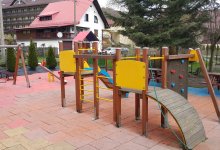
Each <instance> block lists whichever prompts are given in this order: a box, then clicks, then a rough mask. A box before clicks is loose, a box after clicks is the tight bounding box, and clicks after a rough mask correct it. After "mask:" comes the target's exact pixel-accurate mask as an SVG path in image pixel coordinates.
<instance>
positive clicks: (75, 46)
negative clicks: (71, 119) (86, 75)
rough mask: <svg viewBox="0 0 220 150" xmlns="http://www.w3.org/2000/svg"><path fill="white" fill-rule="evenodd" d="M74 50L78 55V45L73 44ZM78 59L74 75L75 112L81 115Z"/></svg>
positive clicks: (77, 59)
mask: <svg viewBox="0 0 220 150" xmlns="http://www.w3.org/2000/svg"><path fill="white" fill-rule="evenodd" d="M74 50H75V53H76V54H78V52H79V51H78V43H77V42H75V43H74ZM80 68H81V66H80V59H79V58H76V74H75V88H76V111H77V112H78V113H81V112H82V101H81V98H80V96H81V93H80V92H81V90H80V89H81V82H80V80H81V75H80Z"/></svg>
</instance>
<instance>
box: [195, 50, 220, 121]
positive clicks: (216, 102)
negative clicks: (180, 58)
mask: <svg viewBox="0 0 220 150" xmlns="http://www.w3.org/2000/svg"><path fill="white" fill-rule="evenodd" d="M196 52H197V55H198V58H199V63H200V66H201V69H202V72H203V76H204V78H205V80H206V83H207V85H208V90H209V94H210V96H211V98H212V103H213V105H214V108H215V112H216V114H217V116H218V120H219V122H220V110H219V106H218V101H217V99H216V96H215V92H214V89H213V86H212V83H211V80H210V78H209V75H208V71H207V69H206V67H205V63H204V61H203V58H202V53H201V51H200V50H199V49H197V50H196Z"/></svg>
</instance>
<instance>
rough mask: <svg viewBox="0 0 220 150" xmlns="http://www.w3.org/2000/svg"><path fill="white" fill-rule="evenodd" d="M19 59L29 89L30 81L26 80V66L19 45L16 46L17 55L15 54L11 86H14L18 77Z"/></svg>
mask: <svg viewBox="0 0 220 150" xmlns="http://www.w3.org/2000/svg"><path fill="white" fill-rule="evenodd" d="M20 58H21V61H22V66H23V69H24V75H25V79H26V83H27V87H28V88H30V87H31V85H30V81H29V78H28V74H27V70H26V65H25V61H24V54H23V51H22V48H21V46H20V45H19V46H18V49H17V54H16V62H15V73H14V81H13V84H14V85H16V81H17V76H18V66H19V59H20Z"/></svg>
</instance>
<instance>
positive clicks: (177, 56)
mask: <svg viewBox="0 0 220 150" xmlns="http://www.w3.org/2000/svg"><path fill="white" fill-rule="evenodd" d="M192 57H194V54H179V55H169V56H168V57H167V59H168V60H174V59H186V58H192Z"/></svg>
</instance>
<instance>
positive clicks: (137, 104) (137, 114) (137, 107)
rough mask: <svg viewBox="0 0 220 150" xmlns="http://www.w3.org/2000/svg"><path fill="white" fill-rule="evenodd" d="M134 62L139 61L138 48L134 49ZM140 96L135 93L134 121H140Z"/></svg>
mask: <svg viewBox="0 0 220 150" xmlns="http://www.w3.org/2000/svg"><path fill="white" fill-rule="evenodd" d="M135 53H136V60H137V61H140V53H141V51H140V47H136V48H135ZM140 106H141V105H140V94H138V93H135V120H140V112H141V111H140Z"/></svg>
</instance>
